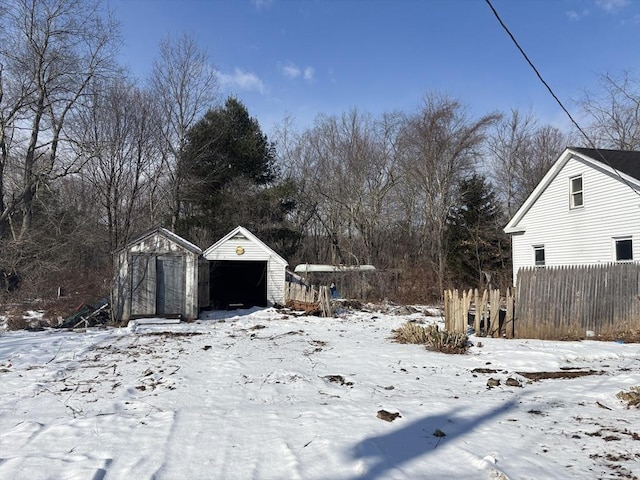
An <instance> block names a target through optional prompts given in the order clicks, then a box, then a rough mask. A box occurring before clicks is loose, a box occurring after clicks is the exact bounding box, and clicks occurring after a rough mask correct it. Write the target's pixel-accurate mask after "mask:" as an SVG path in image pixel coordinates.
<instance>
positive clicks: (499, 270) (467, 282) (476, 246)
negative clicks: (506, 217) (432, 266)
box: [447, 174, 510, 288]
mask: <svg viewBox="0 0 640 480" xmlns="http://www.w3.org/2000/svg"><path fill="white" fill-rule="evenodd" d="M459 191H460V199H461V200H460V205H459V206H458V207H456V208H454V209H453V210H452V212H451V214H450V215H449V219H448V222H447V240H448V246H449V250H448V256H447V263H448V267H449V272H450V276H451V280H452V281H453V283H454V284H455V286H456V287H460V288H471V287H486V286H488V285H487V284H488V283H492V284H493V285H492V286H493V287H497V286H498V285H499V284H500V283H501V282H502V279H503V278H505V275H507V276H508V274H509V272H510V267H509V265H508V262H509V250H508V246H509V239H508V237H507V236H506V234H505V233H504V232H503V231H502V219H503V215H502V211H501V207H500V203H499V202H498V200H497V198H496V193H495V191H494V189H493V186H492V185H491V184H490V183H489V182H488V181H487V180H486V178H485V177H484V176H482V175H478V174H474V175H472V176H471V177H469V178H467V179H463V180H462V181H461V182H460V184H459ZM505 272H506V273H505Z"/></svg>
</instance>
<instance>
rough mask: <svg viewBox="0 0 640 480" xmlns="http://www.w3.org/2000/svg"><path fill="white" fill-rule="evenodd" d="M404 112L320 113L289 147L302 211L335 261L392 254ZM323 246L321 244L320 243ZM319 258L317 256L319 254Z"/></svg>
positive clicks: (376, 259)
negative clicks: (393, 197)
mask: <svg viewBox="0 0 640 480" xmlns="http://www.w3.org/2000/svg"><path fill="white" fill-rule="evenodd" d="M401 117H402V116H401V115H400V114H385V115H382V116H380V117H379V118H374V117H373V116H372V115H370V114H368V113H363V112H360V111H358V110H356V109H354V110H351V111H350V112H348V113H344V114H342V115H340V116H320V117H318V118H317V119H316V122H315V125H314V127H313V128H312V129H311V130H309V131H307V132H306V133H305V134H304V135H302V136H300V137H299V138H298V147H297V148H295V149H294V148H291V147H289V148H288V149H287V151H288V154H287V155H288V157H289V158H290V159H292V158H293V157H294V156H295V157H296V160H294V161H290V162H289V164H288V167H289V171H288V174H289V175H291V176H293V177H294V178H295V179H296V181H297V184H298V187H299V189H300V191H301V195H300V198H299V212H300V211H302V212H305V213H304V214H303V215H302V217H303V218H304V222H305V225H306V226H307V227H308V228H310V229H311V231H310V232H309V233H313V235H312V237H314V238H315V239H319V238H324V239H325V240H326V241H325V247H326V248H327V251H326V253H325V254H324V255H323V254H322V253H320V252H319V251H316V252H315V253H314V254H312V256H316V255H319V256H322V259H323V261H329V262H331V263H345V264H363V263H377V264H379V263H380V262H381V261H386V260H388V257H386V256H385V255H384V254H383V249H384V247H385V244H384V243H385V239H386V238H387V237H386V234H387V231H388V225H389V222H390V221H391V218H390V214H389V212H390V204H389V198H390V192H391V191H392V189H393V188H394V186H395V184H396V182H397V179H398V171H397V170H398V169H397V163H398V156H397V139H398V133H399V131H400V127H401V120H402V118H401ZM316 246H319V245H316ZM316 258H317V257H316Z"/></svg>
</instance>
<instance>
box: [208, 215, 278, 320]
mask: <svg viewBox="0 0 640 480" xmlns="http://www.w3.org/2000/svg"><path fill="white" fill-rule="evenodd" d="M203 255H204V258H205V259H207V260H208V261H209V262H210V267H209V268H210V277H209V288H210V302H211V306H212V307H213V308H230V307H231V308H233V307H250V306H263V307H265V306H268V305H274V304H280V305H284V301H285V298H284V296H285V271H286V267H287V262H286V261H285V260H284V259H283V258H282V257H281V256H280V255H278V254H277V253H276V252H274V251H273V250H272V249H271V248H269V247H268V246H267V245H266V244H265V243H263V242H262V241H261V240H260V239H259V238H258V237H256V236H255V235H254V234H253V233H251V232H250V231H249V230H247V229H246V228H244V227H241V226H238V227H236V228H235V229H234V230H232V231H231V232H229V233H228V234H227V235H225V236H224V237H223V238H222V239H220V240H218V241H217V242H216V243H214V244H213V245H212V246H210V247H209V248H208V249H207V250H205V252H204V254H203Z"/></svg>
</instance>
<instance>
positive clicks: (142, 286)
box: [130, 254, 156, 315]
mask: <svg viewBox="0 0 640 480" xmlns="http://www.w3.org/2000/svg"><path fill="white" fill-rule="evenodd" d="M130 264H131V315H150V314H153V313H155V312H154V309H155V302H156V282H155V279H156V262H155V261H154V257H153V256H152V255H146V254H138V255H133V256H132V257H131V260H130Z"/></svg>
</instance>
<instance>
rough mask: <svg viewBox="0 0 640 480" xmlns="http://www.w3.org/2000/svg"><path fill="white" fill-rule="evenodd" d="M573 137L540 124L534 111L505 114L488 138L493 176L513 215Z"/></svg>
mask: <svg viewBox="0 0 640 480" xmlns="http://www.w3.org/2000/svg"><path fill="white" fill-rule="evenodd" d="M568 141H569V137H568V136H567V135H565V134H563V133H562V132H561V131H560V130H559V129H557V128H555V127H552V126H550V125H542V126H540V125H539V124H538V122H537V120H536V119H535V117H534V116H533V115H532V113H531V112H529V113H527V114H522V113H521V112H520V111H519V110H517V109H515V110H512V111H511V114H510V115H508V116H505V117H503V118H502V119H501V120H500V121H499V122H498V123H497V124H496V127H495V128H494V129H493V132H492V135H491V136H490V137H489V139H488V142H487V149H488V151H489V153H490V162H491V176H492V178H493V181H494V184H495V185H496V191H497V192H498V194H499V197H500V199H501V200H502V202H503V204H504V207H505V214H506V215H507V216H508V217H511V216H512V215H513V214H514V213H515V212H516V211H517V210H518V208H520V206H521V205H522V203H523V202H524V201H525V200H526V199H527V197H528V196H529V194H530V193H531V192H532V191H533V189H534V188H536V186H537V185H538V183H540V180H542V177H544V175H545V174H546V173H547V171H548V170H549V168H551V165H553V163H554V162H555V161H556V160H557V159H558V157H559V156H560V154H561V153H562V151H563V150H564V149H565V148H566V147H567V142H568Z"/></svg>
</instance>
